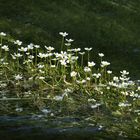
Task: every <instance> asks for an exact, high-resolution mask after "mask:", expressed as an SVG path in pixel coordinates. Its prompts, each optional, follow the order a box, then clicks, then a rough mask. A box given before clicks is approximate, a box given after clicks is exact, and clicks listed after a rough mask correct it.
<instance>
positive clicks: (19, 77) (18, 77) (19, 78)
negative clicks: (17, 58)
mask: <svg viewBox="0 0 140 140" xmlns="http://www.w3.org/2000/svg"><path fill="white" fill-rule="evenodd" d="M14 77H15V80H21V79H22V75H20V74H18V75H15V76H14Z"/></svg>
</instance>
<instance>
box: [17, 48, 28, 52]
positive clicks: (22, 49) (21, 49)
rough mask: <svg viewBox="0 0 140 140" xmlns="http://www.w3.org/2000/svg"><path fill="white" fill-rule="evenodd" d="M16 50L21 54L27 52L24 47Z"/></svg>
mask: <svg viewBox="0 0 140 140" xmlns="http://www.w3.org/2000/svg"><path fill="white" fill-rule="evenodd" d="M18 50H19V51H21V52H27V48H24V47H21V48H19V49H18Z"/></svg>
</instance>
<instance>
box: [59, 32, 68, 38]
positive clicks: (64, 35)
mask: <svg viewBox="0 0 140 140" xmlns="http://www.w3.org/2000/svg"><path fill="white" fill-rule="evenodd" d="M59 34H60V35H62V36H63V37H66V36H67V35H68V33H66V32H59Z"/></svg>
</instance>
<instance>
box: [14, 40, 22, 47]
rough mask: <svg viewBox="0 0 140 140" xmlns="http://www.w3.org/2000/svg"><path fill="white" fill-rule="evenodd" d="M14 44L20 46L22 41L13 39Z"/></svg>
mask: <svg viewBox="0 0 140 140" xmlns="http://www.w3.org/2000/svg"><path fill="white" fill-rule="evenodd" d="M14 44H16V45H19V46H21V44H22V41H20V40H16V41H14Z"/></svg>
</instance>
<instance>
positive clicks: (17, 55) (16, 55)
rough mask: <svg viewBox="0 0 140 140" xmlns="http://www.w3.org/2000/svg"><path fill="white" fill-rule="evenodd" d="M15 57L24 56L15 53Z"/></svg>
mask: <svg viewBox="0 0 140 140" xmlns="http://www.w3.org/2000/svg"><path fill="white" fill-rule="evenodd" d="M14 56H15V57H22V55H21V54H20V53H14Z"/></svg>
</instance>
